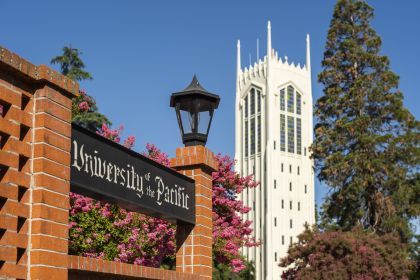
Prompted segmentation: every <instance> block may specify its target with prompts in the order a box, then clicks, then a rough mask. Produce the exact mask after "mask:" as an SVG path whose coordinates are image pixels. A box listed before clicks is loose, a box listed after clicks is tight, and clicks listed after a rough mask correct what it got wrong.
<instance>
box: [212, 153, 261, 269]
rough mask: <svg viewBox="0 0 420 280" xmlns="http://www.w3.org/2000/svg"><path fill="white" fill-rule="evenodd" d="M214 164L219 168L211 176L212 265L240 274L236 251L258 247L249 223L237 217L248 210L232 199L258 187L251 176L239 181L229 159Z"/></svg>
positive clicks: (241, 263)
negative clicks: (246, 190) (225, 267)
mask: <svg viewBox="0 0 420 280" xmlns="http://www.w3.org/2000/svg"><path fill="white" fill-rule="evenodd" d="M216 160H217V162H218V166H219V167H218V170H217V171H216V172H214V173H213V195H212V199H213V258H214V260H215V262H216V263H222V264H227V265H230V267H231V268H232V270H233V272H240V271H242V270H244V269H245V268H246V266H245V262H244V259H243V257H242V256H241V254H240V248H241V247H243V246H245V247H252V246H258V245H259V243H258V242H256V241H255V239H254V237H252V235H251V234H252V229H251V227H250V226H251V223H252V222H251V221H248V220H246V221H244V220H242V218H241V216H240V214H245V213H248V212H249V211H250V210H251V208H249V207H247V206H245V205H244V204H243V202H242V201H240V200H238V199H236V198H237V195H238V194H240V193H241V192H242V191H244V190H245V189H246V188H254V187H256V186H257V185H258V184H257V183H256V182H255V181H253V179H252V176H247V177H240V176H239V174H238V173H236V172H235V171H234V170H233V167H234V164H235V162H234V161H233V160H232V159H231V158H230V157H228V156H221V155H218V156H217V157H216Z"/></svg>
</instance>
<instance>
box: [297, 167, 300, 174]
mask: <svg viewBox="0 0 420 280" xmlns="http://www.w3.org/2000/svg"><path fill="white" fill-rule="evenodd" d="M297 173H298V175H300V166H299V165H298V167H297Z"/></svg>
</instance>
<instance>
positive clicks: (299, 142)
mask: <svg viewBox="0 0 420 280" xmlns="http://www.w3.org/2000/svg"><path fill="white" fill-rule="evenodd" d="M296 153H297V154H298V155H301V154H302V120H301V119H299V118H297V119H296Z"/></svg>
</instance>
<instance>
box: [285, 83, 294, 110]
mask: <svg viewBox="0 0 420 280" xmlns="http://www.w3.org/2000/svg"><path fill="white" fill-rule="evenodd" d="M294 101H295V100H294V88H293V87H292V86H288V87H287V112H289V113H293V112H294V111H295V108H294V107H295V102H294Z"/></svg>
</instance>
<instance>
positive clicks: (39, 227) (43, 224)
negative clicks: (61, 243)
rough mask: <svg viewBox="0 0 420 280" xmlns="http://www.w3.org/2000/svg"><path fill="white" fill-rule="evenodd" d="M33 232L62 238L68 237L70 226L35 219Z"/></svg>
mask: <svg viewBox="0 0 420 280" xmlns="http://www.w3.org/2000/svg"><path fill="white" fill-rule="evenodd" d="M32 234H46V235H53V236H57V237H60V238H68V226H67V225H65V224H57V223H54V222H51V221H47V220H33V221H32Z"/></svg>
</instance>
